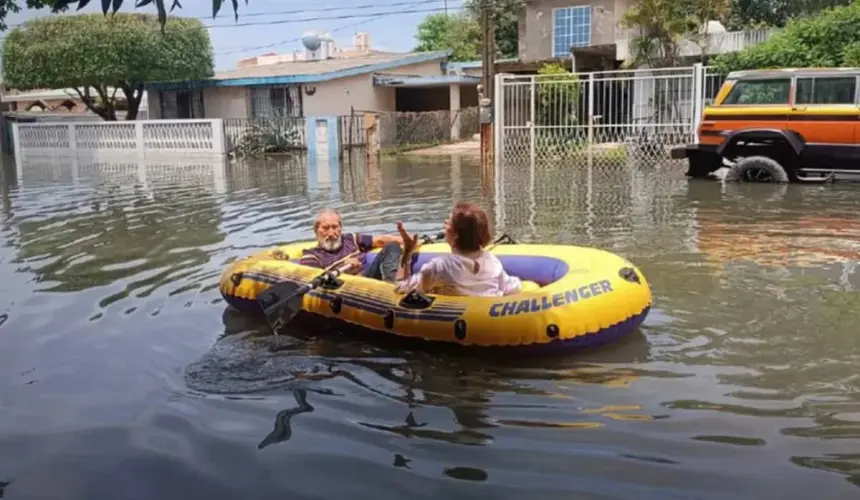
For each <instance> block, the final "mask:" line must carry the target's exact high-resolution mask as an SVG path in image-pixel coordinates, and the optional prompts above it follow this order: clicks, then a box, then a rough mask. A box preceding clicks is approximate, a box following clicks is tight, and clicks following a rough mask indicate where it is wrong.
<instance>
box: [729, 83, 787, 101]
mask: <svg viewBox="0 0 860 500" xmlns="http://www.w3.org/2000/svg"><path fill="white" fill-rule="evenodd" d="M790 89H791V79H789V78H779V79H773V80H747V81H742V82H738V83H736V84H735V86H734V87H733V88H732V91H731V92H729V95H728V96H726V100H725V101H723V104H745V105H754V104H788V94H789V90H790Z"/></svg>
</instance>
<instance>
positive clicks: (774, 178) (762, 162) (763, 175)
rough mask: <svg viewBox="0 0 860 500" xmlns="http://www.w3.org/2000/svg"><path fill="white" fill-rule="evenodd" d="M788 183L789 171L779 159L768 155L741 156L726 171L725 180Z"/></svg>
mask: <svg viewBox="0 0 860 500" xmlns="http://www.w3.org/2000/svg"><path fill="white" fill-rule="evenodd" d="M741 181H743V182H774V183H787V182H788V181H789V178H788V173H786V171H785V169H784V168H783V167H782V165H780V164H779V162H778V161H776V160H774V159H773V158H768V157H767V156H750V157H747V158H741V159H740V160H738V161H737V163H735V164H734V165H732V167H731V168H730V169H729V171H728V172H727V173H726V177H725V182H741Z"/></svg>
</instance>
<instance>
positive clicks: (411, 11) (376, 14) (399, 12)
mask: <svg viewBox="0 0 860 500" xmlns="http://www.w3.org/2000/svg"><path fill="white" fill-rule="evenodd" d="M439 1H444V0H418V1H416V0H412V1H409V2H395V3H390V4H385V5H379V6H385V7H392V6H398V5H420V4H429V3H437V2H439ZM373 7H376V5H374V4H364V5H361V6H353V7H328V8H327V11H336V10H353V9H357V8H373ZM320 10H326V9H320ZM447 10H450V9H446V8H445V7H439V8H432V9H407V10H397V11H384V12H370V13H366V14H344V15H339V16H317V17H306V18H302V19H280V20H275V21H263V22H250V23H236V24H215V25H209V26H206V28H239V27H246V26H265V25H279V24H294V23H303V22H309V21H329V20H342V19H365V20H364V21H360V22H359V23H356V24H355V25H361V24H366V23H368V22H372V21H374V20H376V19H377V18H380V17H388V16H393V15H403V14H421V13H435V12H447ZM307 11H308V9H305V10H296V11H283V12H280V13H281V14H285V13H288V12H294V13H303V12H307ZM254 14H258V15H264V14H266V13H254ZM266 15H270V14H266ZM244 16H246V17H247V16H249V14H244ZM204 19H208V18H204ZM17 26H21V24H18V25H9V26H8V27H9V28H13V27H17ZM351 27H354V25H352V24H351V25H347V26H343V27H340V28H337V29H336V30H332V32H335V31H342V30H343V29H348V28H351ZM5 38H6V37H0V41H3V40H5ZM300 40H301V37H299V38H295V39H290V40H282V41H279V42H275V43H271V44H266V45H259V46H254V47H248V48H243V49H238V50H233V51H229V52H224V53H221V54H231V53H236V52H245V51H249V50H258V49H264V48H270V47H275V46H279V45H285V44H288V43H293V42H298V41H300Z"/></svg>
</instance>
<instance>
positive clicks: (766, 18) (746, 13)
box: [729, 0, 854, 29]
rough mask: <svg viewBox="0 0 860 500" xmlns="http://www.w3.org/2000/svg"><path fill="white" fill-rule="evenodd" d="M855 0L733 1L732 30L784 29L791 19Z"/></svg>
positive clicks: (730, 19) (730, 24)
mask: <svg viewBox="0 0 860 500" xmlns="http://www.w3.org/2000/svg"><path fill="white" fill-rule="evenodd" d="M853 1H854V0H731V7H732V8H731V10H732V15H731V17H730V18H729V27H730V28H731V29H744V28H750V27H756V26H774V27H777V28H782V27H784V26H785V25H786V24H787V23H788V21H789V20H790V19H793V18H800V17H804V16H808V15H810V14H815V13H817V12H820V11H822V10H824V9H828V8H831V7H838V6H844V5H848V4H850V3H851V2H853Z"/></svg>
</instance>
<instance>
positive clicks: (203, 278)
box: [0, 158, 860, 500]
mask: <svg viewBox="0 0 860 500" xmlns="http://www.w3.org/2000/svg"><path fill="white" fill-rule="evenodd" d="M20 170H21V172H19V173H18V174H17V175H16V169H15V168H14V165H13V166H12V167H11V168H9V167H8V166H7V168H6V169H5V170H4V177H3V182H2V183H0V185H2V186H3V187H2V192H0V195H2V196H0V201H2V203H0V234H2V245H0V280H2V290H3V293H2V294H0V409H2V412H0V497H2V498H3V499H4V500H5V499H64V500H76V499H82V500H83V499H86V500H97V499H109V500H125V499H162V500H164V499H174V498H175V499H195V498H205V499H207V500H214V499H235V498H249V499H251V498H253V499H270V498H271V499H275V498H277V499H283V498H290V499H304V498H327V499H331V498H368V499H374V500H384V499H389V498H390V499H395V498H396V499H401V498H410V499H411V498H446V497H450V498H493V499H509V498H510V499H521V498H525V497H526V496H527V495H530V496H533V498H540V499H550V498H558V499H571V498H588V499H590V498H594V499H610V498H612V499H630V498H655V499H661V500H663V499H669V498H672V499H717V498H719V499H723V498H726V499H728V498H731V499H764V498H769V499H770V498H774V499H776V498H778V499H804V500H805V499H808V498H811V497H813V496H814V497H816V498H826V499H843V498H845V499H849V498H858V497H860V371H858V367H860V328H858V325H860V293H858V286H860V276H858V273H857V272H856V270H855V266H856V263H857V260H858V255H860V253H859V252H860V210H858V207H860V185H851V184H845V185H840V184H836V185H827V186H805V185H804V186H781V187H773V186H723V185H722V184H721V183H719V182H691V181H688V180H687V179H686V178H685V177H684V176H683V173H682V172H683V168H682V167H681V166H680V165H678V164H672V165H662V166H660V165H658V166H635V165H616V166H611V165H596V166H591V167H589V166H588V165H580V164H573V165H556V166H550V167H538V168H536V169H535V171H534V173H531V171H530V169H529V167H528V166H525V167H516V166H508V167H507V168H506V169H505V171H504V172H503V173H500V182H499V189H494V185H495V182H494V181H493V180H492V179H486V178H485V179H483V180H482V176H481V173H480V170H479V168H478V166H477V165H476V164H475V161H474V160H471V159H467V158H463V159H449V158H436V159H434V160H432V161H407V160H404V159H399V160H385V161H383V162H382V163H381V164H380V165H378V166H374V167H369V166H367V165H358V163H356V164H353V165H341V166H337V165H334V166H331V167H325V168H323V167H313V168H310V169H309V168H308V167H306V166H305V165H304V164H302V163H297V162H290V161H281V160H270V161H268V162H260V163H255V164H230V165H226V166H224V165H212V164H205V163H204V164H197V165H195V164H184V165H148V166H147V165H139V164H135V163H133V162H132V163H125V164H122V163H118V162H117V163H110V162H107V163H105V162H102V163H99V164H93V163H86V162H84V161H77V160H74V159H72V160H46V161H44V162H41V163H38V162H32V163H30V164H27V165H24V166H22V168H21V169H20ZM456 199H467V200H473V201H477V202H479V203H481V204H482V205H483V206H485V207H487V208H488V209H489V210H490V211H491V212H492V214H493V218H494V221H495V224H496V226H497V227H498V230H499V232H501V231H505V232H507V233H509V234H510V235H512V236H513V237H514V238H517V239H519V240H521V241H540V242H561V243H576V244H583V245H594V246H598V247H602V248H605V249H608V250H610V251H613V252H617V253H619V254H621V255H624V256H625V257H627V258H628V259H630V260H631V261H633V262H634V263H636V264H637V265H638V266H640V268H641V269H642V270H643V272H644V273H645V275H646V276H647V277H648V279H649V280H650V282H651V285H652V288H653V294H654V307H653V309H652V312H651V314H650V316H649V317H648V319H647V321H646V322H645V324H644V326H643V328H642V329H641V332H640V333H638V334H635V335H633V336H632V337H630V338H628V339H626V340H625V341H623V342H621V343H618V344H616V345H611V346H607V347H606V348H601V349H598V350H594V351H591V352H587V353H583V354H581V355H578V356H572V357H566V358H560V359H552V360H546V361H539V362H528V361H522V362H519V361H512V360H508V361H505V362H500V361H498V360H496V361H492V360H481V359H473V358H467V357H463V356H455V355H451V354H440V353H432V352H427V351H422V350H420V349H416V350H411V351H403V350H397V349H395V348H392V347H388V346H385V345H383V344H369V343H367V342H366V341H361V340H356V339H351V338H346V337H342V336H339V335H337V332H316V331H301V332H300V331H296V332H295V335H294V336H290V337H286V338H285V339H284V340H285V343H284V346H283V349H281V350H279V351H274V350H272V349H271V342H270V338H267V337H264V336H261V335H260V333H259V331H261V330H262V328H263V327H262V326H261V325H259V324H255V323H253V322H250V321H248V320H246V319H244V318H242V317H241V316H238V315H237V314H236V313H232V312H230V311H229V310H227V308H226V306H225V303H224V301H223V300H222V299H221V297H220V295H219V293H218V290H217V281H218V278H219V275H220V273H221V271H222V270H223V269H224V267H225V266H227V265H228V264H229V263H230V262H231V261H232V260H233V259H236V258H239V257H242V256H244V255H247V254H249V253H252V252H255V251H257V250H259V249H262V248H265V247H267V246H270V245H274V244H277V243H281V242H288V241H294V240H297V239H304V238H307V237H309V236H310V225H311V219H312V216H313V214H314V212H315V211H317V210H318V209H319V208H321V207H323V206H326V205H328V206H335V207H337V208H339V209H340V210H341V211H342V212H343V214H344V220H345V224H346V225H347V228H348V229H350V230H367V231H392V230H394V222H395V221H396V220H397V219H403V220H405V221H408V225H409V227H411V228H412V229H414V230H417V231H421V232H431V231H437V230H438V229H439V227H440V223H441V221H442V220H443V219H444V217H445V215H446V214H447V211H448V209H449V207H450V205H451V203H452V202H453V201H454V200H456ZM255 331H256V332H257V333H255Z"/></svg>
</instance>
